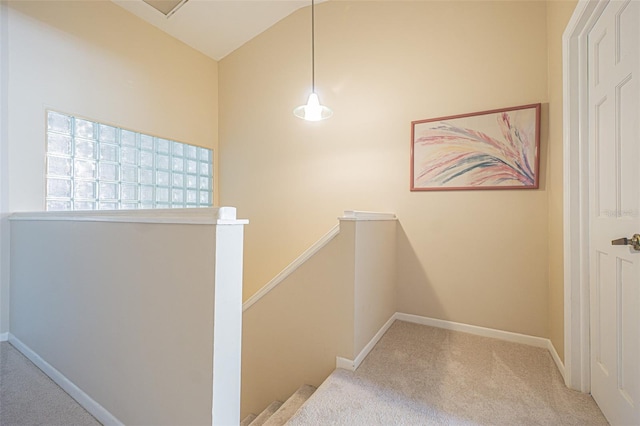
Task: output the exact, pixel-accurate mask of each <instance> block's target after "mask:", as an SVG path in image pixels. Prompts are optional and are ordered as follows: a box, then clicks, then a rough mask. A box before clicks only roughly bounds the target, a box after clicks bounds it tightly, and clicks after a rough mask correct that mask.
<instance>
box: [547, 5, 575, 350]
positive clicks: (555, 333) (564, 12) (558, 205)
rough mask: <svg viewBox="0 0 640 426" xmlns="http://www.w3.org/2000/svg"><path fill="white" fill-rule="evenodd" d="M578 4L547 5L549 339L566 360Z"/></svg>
mask: <svg viewBox="0 0 640 426" xmlns="http://www.w3.org/2000/svg"><path fill="white" fill-rule="evenodd" d="M575 6H576V1H552V2H549V3H548V5H547V26H548V30H547V31H548V34H547V45H548V47H547V48H548V50H549V141H550V142H549V160H548V162H549V163H548V164H549V185H548V186H549V338H550V339H551V342H552V343H553V346H554V347H555V348H556V351H557V352H558V355H560V359H563V360H564V276H563V274H564V265H563V262H564V257H563V248H564V247H563V235H562V233H563V225H562V221H563V209H562V204H563V201H562V192H563V191H562V190H563V186H562V185H563V177H562V173H563V167H562V161H563V158H562V33H563V32H564V29H565V27H566V26H567V23H568V22H569V19H570V18H571V14H572V13H573V10H574V9H575Z"/></svg>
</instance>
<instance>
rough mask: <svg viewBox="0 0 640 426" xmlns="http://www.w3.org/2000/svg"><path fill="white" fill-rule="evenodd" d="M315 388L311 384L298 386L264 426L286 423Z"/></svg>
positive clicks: (278, 425)
mask: <svg viewBox="0 0 640 426" xmlns="http://www.w3.org/2000/svg"><path fill="white" fill-rule="evenodd" d="M315 390H316V388H315V387H313V386H311V385H303V386H300V388H298V390H297V391H295V393H294V394H293V395H291V396H290V397H289V399H287V400H286V401H285V403H284V404H282V406H281V407H280V408H279V409H278V411H276V412H275V413H273V415H272V416H271V417H269V420H267V421H266V422H265V423H264V426H283V425H284V424H286V423H287V421H288V420H289V419H290V418H291V417H293V415H294V414H295V413H296V412H297V411H298V409H299V408H300V407H301V406H302V404H304V403H305V401H306V400H307V399H309V397H310V396H311V395H312V394H313V393H314V392H315ZM252 426H253V424H252Z"/></svg>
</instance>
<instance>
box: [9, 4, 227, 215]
mask: <svg viewBox="0 0 640 426" xmlns="http://www.w3.org/2000/svg"><path fill="white" fill-rule="evenodd" d="M8 26H9V29H8V31H9V34H8V36H9V45H8V51H9V52H8V55H9V56H8V71H9V101H8V109H9V123H10V127H9V135H8V138H9V156H10V158H11V161H10V166H9V167H10V169H9V175H10V179H11V182H12V183H13V182H16V184H13V185H12V186H11V188H10V198H9V202H10V211H12V212H13V211H38V210H43V209H44V181H45V180H44V179H45V178H44V149H45V136H44V132H45V124H46V123H45V109H46V108H51V109H55V110H60V111H63V112H67V113H71V114H77V115H80V116H84V117H87V118H91V119H95V120H98V121H102V122H106V123H112V124H115V125H118V126H121V127H125V128H130V129H133V130H137V131H141V132H146V133H149V134H153V135H158V136H162V137H166V138H170V139H174V140H178V141H180V142H185V143H191V144H196V145H201V146H205V147H208V148H213V149H214V150H215V149H216V148H217V131H218V129H217V117H218V102H217V90H218V89H217V74H218V64H217V63H216V61H214V60H213V59H210V58H208V57H206V56H204V55H203V54H201V53H199V52H197V51H196V50H194V49H192V48H190V47H187V46H186V45H184V44H183V43H181V42H179V41H177V40H176V39H174V38H172V37H170V36H169V35H167V34H165V33H163V32H161V31H160V30H158V29H157V28H155V27H153V26H151V25H150V24H147V23H145V22H144V21H142V20H140V19H139V18H137V17H135V16H133V15H131V14H130V13H129V12H127V11H125V10H124V9H122V8H120V7H118V6H116V5H115V4H114V3H112V2H110V1H11V2H9V21H8ZM216 154H217V153H216Z"/></svg>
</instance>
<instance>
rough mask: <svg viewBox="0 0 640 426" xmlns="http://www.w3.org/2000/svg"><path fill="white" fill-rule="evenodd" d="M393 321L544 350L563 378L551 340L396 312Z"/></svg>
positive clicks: (559, 362)
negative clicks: (460, 332)
mask: <svg viewBox="0 0 640 426" xmlns="http://www.w3.org/2000/svg"><path fill="white" fill-rule="evenodd" d="M394 317H395V319H398V320H400V321H407V322H413V323H416V324H423V325H429V326H431V327H438V328H445V329H447V330H454V331H462V332H464V333H469V334H475V335H477V336H483V337H492V338H494V339H499V340H505V341H507V342H514V343H521V344H523V345H529V346H535V347H537V348H544V349H547V350H548V351H549V354H550V355H551V358H552V359H553V362H555V364H556V367H558V371H559V372H560V374H561V375H562V377H563V378H564V364H563V363H562V361H561V360H560V356H559V355H558V352H557V351H556V348H555V347H554V346H553V343H551V340H549V339H545V338H544V337H535V336H529V335H527V334H520V333H512V332H510V331H503V330H496V329H493V328H485V327H478V326H475V325H469V324H462V323H459V322H452V321H445V320H440V319H435V318H427V317H421V316H419V315H411V314H403V313H400V312H396V314H395V315H394Z"/></svg>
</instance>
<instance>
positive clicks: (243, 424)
mask: <svg viewBox="0 0 640 426" xmlns="http://www.w3.org/2000/svg"><path fill="white" fill-rule="evenodd" d="M256 417H258V416H256V415H255V414H249V415H248V416H247V417H245V418H244V419H243V420H242V421H241V422H240V426H249V425H250V424H251V422H252V421H254V420H255V419H256Z"/></svg>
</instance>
